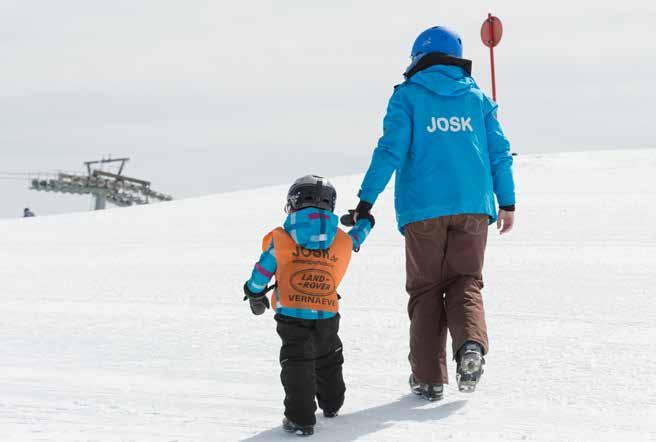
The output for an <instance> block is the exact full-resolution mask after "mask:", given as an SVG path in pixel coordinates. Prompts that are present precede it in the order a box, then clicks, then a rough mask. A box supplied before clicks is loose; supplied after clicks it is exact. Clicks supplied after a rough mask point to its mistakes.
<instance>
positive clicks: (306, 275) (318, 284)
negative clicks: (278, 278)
mask: <svg viewBox="0 0 656 442" xmlns="http://www.w3.org/2000/svg"><path fill="white" fill-rule="evenodd" d="M289 283H290V285H291V286H292V288H294V289H296V290H298V291H299V292H301V293H303V294H305V295H314V296H328V295H330V294H332V293H334V291H335V283H334V281H333V277H332V275H331V274H330V273H328V272H326V271H324V270H318V269H307V270H301V271H298V272H296V273H294V274H293V275H292V276H291V278H289Z"/></svg>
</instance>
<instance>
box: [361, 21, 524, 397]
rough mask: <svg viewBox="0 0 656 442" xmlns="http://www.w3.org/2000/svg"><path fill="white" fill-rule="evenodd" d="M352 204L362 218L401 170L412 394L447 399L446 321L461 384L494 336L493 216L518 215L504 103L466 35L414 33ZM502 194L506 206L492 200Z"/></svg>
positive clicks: (466, 386) (475, 376)
mask: <svg viewBox="0 0 656 442" xmlns="http://www.w3.org/2000/svg"><path fill="white" fill-rule="evenodd" d="M411 57H412V63H411V64H410V66H409V67H408V68H407V70H406V72H405V73H404V76H405V79H406V81H405V82H403V83H402V84H400V85H399V86H397V87H396V88H395V90H394V93H393V94H392V98H391V99H390V101H389V105H388V107H387V114H386V116H385V119H384V121H383V136H382V138H381V139H380V140H379V141H378V146H377V147H376V149H375V150H374V153H373V157H372V160H371V164H370V166H369V170H368V171H367V173H366V175H365V177H364V180H363V182H362V185H361V187H360V192H359V194H358V195H359V197H360V203H359V204H358V207H357V208H356V209H355V210H354V211H352V212H353V216H352V218H353V219H354V220H357V219H359V218H362V217H363V216H366V215H367V213H369V210H370V209H371V207H372V206H373V204H374V203H375V202H376V199H377V198H378V195H379V194H380V193H381V192H382V191H383V190H384V189H385V187H386V186H387V183H388V181H389V180H390V178H391V176H392V174H393V173H395V174H396V185H395V188H394V192H395V199H394V202H395V207H396V219H397V222H398V227H399V230H400V231H401V233H402V234H403V235H404V236H405V250H406V289H407V291H408V294H409V295H410V297H409V300H408V315H409V317H410V355H409V360H410V365H411V369H412V373H411V375H410V378H409V382H410V387H411V389H412V392H414V393H416V394H418V395H422V396H424V397H425V398H427V399H429V400H438V399H441V398H442V394H443V384H446V383H447V382H448V376H447V366H446V348H445V347H446V338H447V328H448V330H449V332H450V333H451V340H452V345H453V355H454V358H455V359H456V362H457V374H456V380H457V382H458V387H459V389H460V391H464V392H472V391H474V390H475V388H476V385H477V383H478V381H479V379H480V377H481V375H482V374H483V364H484V362H485V360H484V359H483V355H485V354H486V353H487V351H488V348H489V346H488V336H487V327H486V323H485V312H484V308H483V298H482V294H481V289H482V288H483V276H482V271H483V258H484V254H485V247H486V240H487V230H488V229H487V226H488V223H493V222H494V221H495V220H496V221H497V227H498V228H499V229H500V231H501V233H506V232H509V231H510V230H511V228H512V226H513V222H514V210H515V185H514V181H513V174H512V157H511V155H510V152H509V143H508V140H507V139H506V137H505V136H504V134H503V131H502V130H501V126H500V125H499V121H498V120H497V117H496V109H497V104H496V103H494V102H493V101H492V100H491V99H490V98H488V97H487V96H486V95H485V94H483V92H481V90H480V89H479V88H478V86H477V85H476V83H475V82H474V80H473V79H472V78H471V61H469V60H465V59H464V58H462V39H461V38H460V36H459V35H458V34H457V33H456V32H453V31H452V30H450V29H447V28H445V27H442V26H435V27H432V28H430V29H427V30H426V31H424V32H422V33H421V34H420V35H419V37H417V39H416V41H415V43H414V45H413V47H412V52H411ZM495 195H496V199H497V202H498V205H499V209H500V210H499V212H498V215H497V209H496V204H495Z"/></svg>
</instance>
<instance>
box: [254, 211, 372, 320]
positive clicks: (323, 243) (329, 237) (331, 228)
mask: <svg viewBox="0 0 656 442" xmlns="http://www.w3.org/2000/svg"><path fill="white" fill-rule="evenodd" d="M313 214H320V215H325V217H323V216H321V217H316V216H312V215H313ZM326 217H327V220H326ZM283 227H284V229H285V231H286V232H287V233H289V235H290V236H291V237H292V238H293V239H294V241H295V242H296V244H298V245H299V246H301V247H303V248H306V249H309V250H323V249H327V248H328V247H330V246H331V245H332V243H333V241H334V240H335V236H336V235H337V229H338V228H339V220H338V219H337V216H336V215H335V214H334V213H332V212H329V211H327V210H321V209H315V208H313V207H309V208H307V209H302V210H299V211H298V212H294V213H292V214H290V215H289V216H287V219H286V220H285V224H284V225H283ZM370 231H371V223H370V222H369V220H366V219H361V220H358V222H357V223H356V224H355V226H354V227H353V228H352V229H351V230H349V232H348V235H349V236H350V237H351V241H352V242H353V250H355V251H356V252H357V251H358V250H359V249H360V246H361V245H362V243H363V242H364V240H365V239H366V238H367V236H368V235H369V232H370ZM277 268H278V263H277V262H276V245H275V244H274V243H273V242H271V244H270V245H269V247H268V248H267V249H266V250H265V251H264V253H262V255H261V256H260V259H259V260H258V262H257V263H256V264H255V267H254V268H253V272H252V273H251V277H250V279H249V280H248V282H247V283H246V284H247V285H248V289H249V290H250V291H251V293H261V292H262V291H263V290H264V289H265V288H266V287H267V284H269V281H271V278H273V276H274V275H275V273H276V269H277ZM276 290H277V289H276ZM276 313H278V314H280V315H285V316H292V317H295V318H301V319H328V318H332V317H333V316H335V313H332V312H325V311H321V310H303V309H296V308H286V307H283V306H282V305H277V306H276Z"/></svg>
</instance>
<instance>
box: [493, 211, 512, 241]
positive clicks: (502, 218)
mask: <svg viewBox="0 0 656 442" xmlns="http://www.w3.org/2000/svg"><path fill="white" fill-rule="evenodd" d="M514 224H515V212H514V211H507V210H503V209H500V210H499V217H498V218H497V229H499V234H501V235H503V234H504V233H508V232H510V231H511V230H512V228H513V225H514Z"/></svg>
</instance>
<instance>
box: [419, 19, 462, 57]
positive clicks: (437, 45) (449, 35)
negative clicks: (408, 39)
mask: <svg viewBox="0 0 656 442" xmlns="http://www.w3.org/2000/svg"><path fill="white" fill-rule="evenodd" d="M429 52H441V53H442V54H445V55H450V56H451V57H457V58H462V39H461V38H460V35H458V33H457V32H455V31H452V30H451V29H449V28H445V27H444V26H434V27H432V28H429V29H426V30H425V31H424V32H422V33H421V34H419V37H417V39H416V40H415V44H413V45H412V54H411V57H412V60H413V61H416V60H417V59H418V58H421V56H423V55H425V54H428V53H429Z"/></svg>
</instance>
